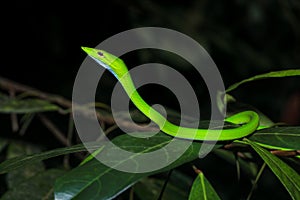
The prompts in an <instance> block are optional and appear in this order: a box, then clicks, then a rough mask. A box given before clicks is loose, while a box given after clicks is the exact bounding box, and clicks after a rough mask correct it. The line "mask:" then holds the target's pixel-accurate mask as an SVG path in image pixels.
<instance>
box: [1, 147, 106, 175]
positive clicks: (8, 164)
mask: <svg viewBox="0 0 300 200" xmlns="http://www.w3.org/2000/svg"><path fill="white" fill-rule="evenodd" d="M102 145H103V143H99V142H91V143H86V144H85V145H83V144H78V145H74V146H71V147H65V148H58V149H54V150H51V151H47V152H42V153H37V154H32V155H23V156H18V157H15V158H11V159H8V160H6V161H4V162H2V163H0V174H3V173H7V172H10V171H12V170H15V169H19V168H21V167H24V166H26V165H29V164H34V163H36V162H39V161H41V160H45V159H48V158H52V157H56V156H60V155H65V154H69V153H75V152H81V151H86V146H88V147H89V149H91V150H96V149H99V148H100V147H101V146H102Z"/></svg>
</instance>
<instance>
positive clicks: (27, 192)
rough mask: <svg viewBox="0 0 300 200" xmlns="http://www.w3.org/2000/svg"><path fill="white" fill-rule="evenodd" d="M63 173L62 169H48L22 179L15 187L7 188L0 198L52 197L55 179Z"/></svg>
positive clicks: (6, 199)
mask: <svg viewBox="0 0 300 200" xmlns="http://www.w3.org/2000/svg"><path fill="white" fill-rule="evenodd" d="M64 173H65V171H63V170H58V169H50V170H47V171H44V172H41V173H39V174H37V175H35V176H34V177H32V178H30V179H27V180H26V181H23V182H22V183H20V184H19V185H17V186H16V187H14V188H12V189H10V190H8V191H7V192H6V193H5V194H4V195H3V196H2V197H1V200H12V199H13V200H41V199H44V200H48V199H49V200H50V199H54V197H53V185H54V182H55V180H56V179H57V178H58V177H59V176H62V175H63V174H64Z"/></svg>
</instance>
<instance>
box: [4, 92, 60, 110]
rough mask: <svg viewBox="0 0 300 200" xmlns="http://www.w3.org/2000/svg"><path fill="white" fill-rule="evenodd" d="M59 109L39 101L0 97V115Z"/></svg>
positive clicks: (46, 102)
mask: <svg viewBox="0 0 300 200" xmlns="http://www.w3.org/2000/svg"><path fill="white" fill-rule="evenodd" d="M58 109H59V107H58V106H56V105H54V104H52V103H50V102H48V101H45V100H41V99H12V98H5V97H3V96H1V98H0V113H20V114H21V113H34V112H45V111H55V110H58Z"/></svg>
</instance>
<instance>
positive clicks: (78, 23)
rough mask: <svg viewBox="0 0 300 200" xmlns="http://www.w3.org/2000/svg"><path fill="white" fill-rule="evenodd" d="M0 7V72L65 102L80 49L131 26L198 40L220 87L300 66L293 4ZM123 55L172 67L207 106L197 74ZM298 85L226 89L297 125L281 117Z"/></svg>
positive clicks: (147, 55)
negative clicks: (216, 70) (214, 68)
mask: <svg viewBox="0 0 300 200" xmlns="http://www.w3.org/2000/svg"><path fill="white" fill-rule="evenodd" d="M1 4H2V5H1V7H0V9H1V12H0V13H1V14H0V15H1V16H0V21H1V24H0V26H1V63H0V75H1V76H2V77H6V78H9V79H12V80H14V81H17V82H20V83H23V84H26V85H29V86H32V87H35V88H38V89H40V90H42V91H45V92H49V93H54V94H58V95H61V96H64V97H66V98H69V99H70V98H71V94H72V86H73V82H74V79H75V76H76V73H77V70H78V69H79V67H80V65H81V63H82V61H83V60H84V59H85V57H86V54H85V53H84V52H83V51H82V50H81V48H80V47H81V46H88V47H95V46H96V45H98V44H99V43H100V42H101V41H103V40H105V39H106V38H108V37H110V36H112V35H114V34H117V33H119V32H122V31H125V30H128V29H131V28H136V27H144V26H156V27H164V28H170V29H174V30H177V31H180V32H182V33H184V34H186V35H188V36H190V37H192V38H193V39H195V40H197V41H198V42H199V43H200V44H201V45H202V46H203V47H204V48H205V49H206V50H207V51H208V52H209V54H210V55H211V57H212V58H213V60H214V61H215V63H216V64H217V66H218V68H219V70H220V72H221V74H222V77H223V80H224V83H225V86H229V85H230V84H232V83H235V82H237V81H240V80H242V79H244V78H248V77H250V76H253V75H256V74H260V73H265V72H269V71H274V70H283V69H291V68H294V69H299V66H300V56H299V55H300V23H299V22H300V16H299V15H300V3H299V2H298V1H267V0H264V1H258V0H256V1H245V0H233V1H221V0H216V1H205V0H203V1H192V0H186V1H184V2H183V1H171V0H167V1H150V0H143V1H137V0H135V1H129V2H125V1H122V0H113V1H81V2H75V1H70V2H67V1H66V2H64V1H61V2H60V3H53V2H50V1H49V2H46V1H40V2H34V1H6V2H5V3H4V2H2V3H1ZM125 58H127V59H126V63H128V66H135V65H137V64H141V63H146V62H149V61H153V60H155V61H161V62H165V63H167V64H169V65H174V66H175V68H177V69H178V70H181V71H182V72H183V73H185V75H186V76H188V78H189V80H191V84H192V85H193V87H194V88H195V90H196V91H197V93H198V95H199V96H198V97H199V98H202V99H201V102H203V105H201V106H203V107H204V108H206V106H207V103H206V101H205V98H206V96H205V92H203V91H204V90H205V89H204V88H203V84H199V83H198V77H197V76H195V75H194V73H191V72H189V70H190V66H188V65H186V66H185V65H183V66H178V63H174V62H173V63H172V60H171V61H170V60H168V59H166V58H163V57H162V56H161V55H160V54H159V52H158V53H157V52H156V53H155V52H154V53H153V52H152V53H151V52H148V51H145V52H144V53H140V54H134V53H133V54H132V55H128V56H127V57H126V56H125ZM125 58H124V59H125ZM129 68H131V67H129ZM107 77H108V78H106V79H104V81H106V82H105V84H106V86H107V87H112V86H113V84H114V83H115V80H114V79H113V78H112V76H110V75H107ZM299 88H300V84H299V79H296V78H286V79H276V80H262V81H257V82H254V83H249V84H247V85H245V86H242V87H241V88H240V89H238V90H237V91H235V92H233V93H232V94H233V95H234V96H235V97H237V99H238V100H240V101H242V102H245V103H248V104H251V105H253V106H255V107H257V108H259V109H260V110H261V111H263V112H264V113H265V114H266V115H267V116H269V117H270V118H271V119H273V120H274V121H283V120H286V122H293V123H298V124H299V118H297V119H289V117H286V116H284V115H285V114H284V113H285V112H286V110H289V109H292V110H294V111H297V110H300V109H299V103H297V98H298V102H299V97H297V98H296V101H295V100H294V104H296V105H298V107H297V106H296V107H292V108H291V105H290V103H289V102H290V101H291V100H290V98H292V97H293V96H294V97H295V96H299ZM165 94H168V93H165ZM201 94H204V95H203V96H201ZM109 95H110V94H109V93H108V94H107V96H103V97H100V99H101V101H103V102H105V103H106V104H109ZM143 95H144V96H145V98H146V99H148V100H150V101H151V99H152V98H153V99H155V101H156V100H157V101H161V102H163V104H165V105H166V106H169V107H171V108H175V109H176V108H177V107H176V105H175V104H176V103H174V102H175V101H172V100H170V97H169V96H167V95H159V97H157V95H155V93H154V92H153V91H151V90H149V92H147V93H146V92H144V93H143ZM200 96H201V97H200ZM204 97H205V98H204ZM208 101H209V100H208ZM295 102H296V103H295ZM297 112H298V111H297ZM287 116H289V115H287ZM8 120H9V119H8ZM4 122H5V123H6V121H2V122H0V124H1V123H2V124H1V126H2V127H8V128H9V127H10V126H9V125H6V124H5V125H4V124H3V123H4ZM7 122H9V121H7ZM2 129H3V128H2ZM2 131H3V133H8V132H10V130H9V129H7V132H6V130H2ZM1 135H2V133H1ZM26 137H29V138H27V140H30V139H32V140H33V141H35V142H38V141H36V139H34V138H30V136H26ZM46 145H47V144H46ZM50 146H51V145H50ZM270 187H271V186H270Z"/></svg>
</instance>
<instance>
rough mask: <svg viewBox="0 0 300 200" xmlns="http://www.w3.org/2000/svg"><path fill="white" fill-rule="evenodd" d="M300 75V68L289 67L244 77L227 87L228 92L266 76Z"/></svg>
mask: <svg viewBox="0 0 300 200" xmlns="http://www.w3.org/2000/svg"><path fill="white" fill-rule="evenodd" d="M299 75H300V69H289V70H282V71H275V72H269V73H265V74H260V75H256V76H253V77H251V78H247V79H244V80H242V81H240V82H238V83H235V84H233V85H231V86H229V87H228V88H227V89H226V93H228V92H231V91H232V90H234V89H236V88H237V87H239V86H240V85H242V84H244V83H247V82H251V81H255V80H260V79H266V78H281V77H288V76H299Z"/></svg>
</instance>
